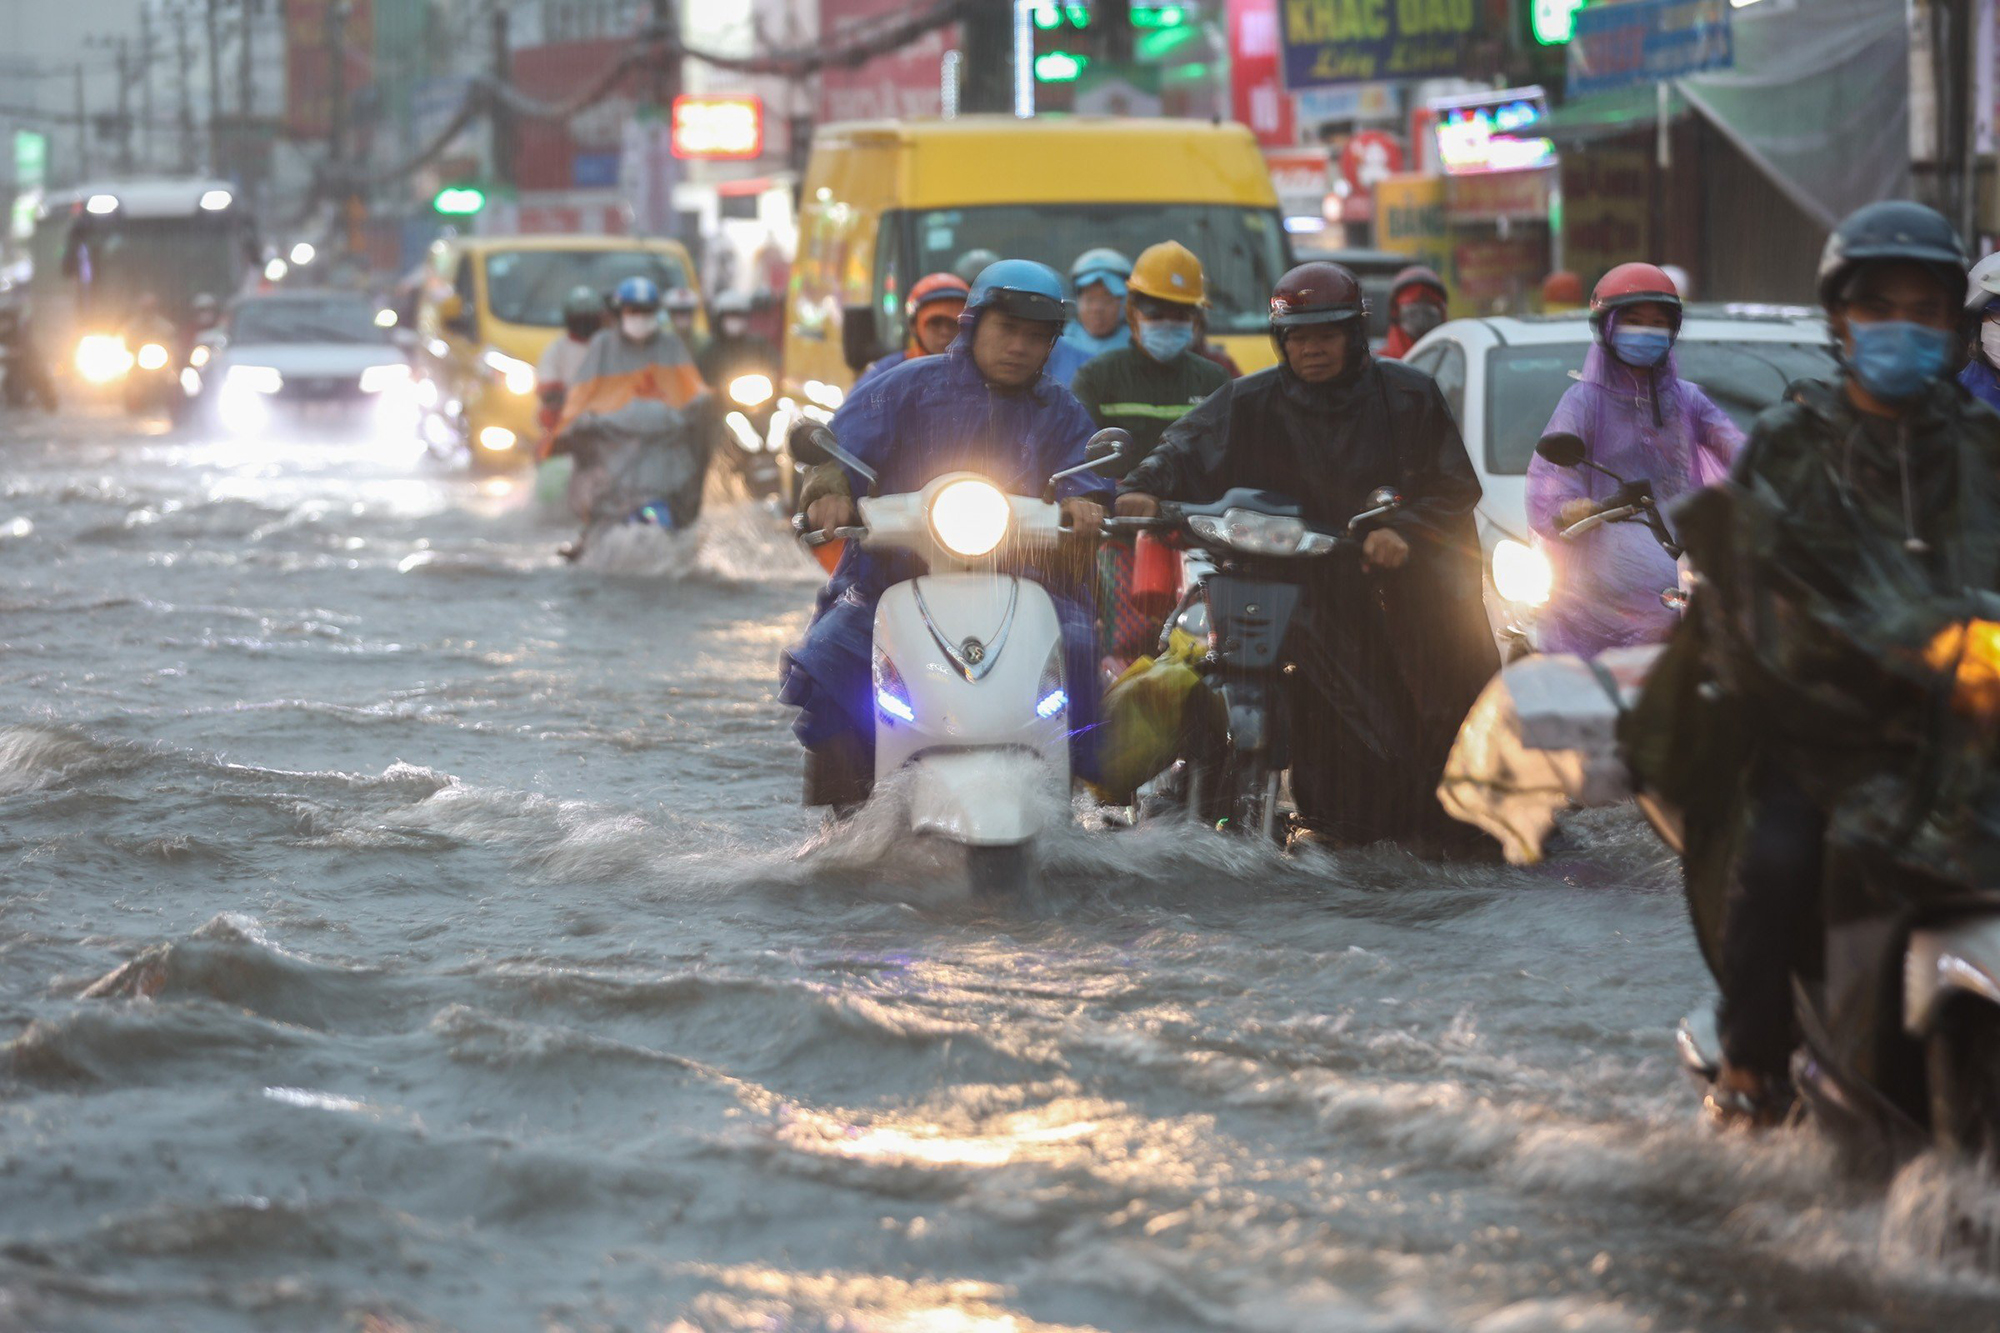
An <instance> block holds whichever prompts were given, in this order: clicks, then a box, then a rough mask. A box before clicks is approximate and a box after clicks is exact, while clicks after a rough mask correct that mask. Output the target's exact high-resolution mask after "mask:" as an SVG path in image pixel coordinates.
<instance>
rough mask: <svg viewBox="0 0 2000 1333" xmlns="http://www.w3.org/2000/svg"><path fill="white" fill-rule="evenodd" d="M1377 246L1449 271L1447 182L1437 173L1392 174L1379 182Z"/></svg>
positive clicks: (1376, 215)
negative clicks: (1446, 212)
mask: <svg viewBox="0 0 2000 1333" xmlns="http://www.w3.org/2000/svg"><path fill="white" fill-rule="evenodd" d="M1375 246H1376V248H1377V249H1380V250H1388V251H1391V252H1393V253H1395V254H1399V255H1408V256H1410V258H1411V260H1413V261H1414V262H1416V263H1419V264H1427V265H1429V266H1430V267H1431V268H1434V269H1436V270H1437V271H1438V272H1440V273H1448V272H1449V271H1450V269H1451V224H1450V221H1449V219H1448V218H1446V216H1445V209H1444V181H1443V180H1442V179H1441V178H1439V177H1437V176H1391V177H1389V178H1388V179H1387V180H1384V181H1380V182H1378V183H1377V184H1376V186H1375Z"/></svg>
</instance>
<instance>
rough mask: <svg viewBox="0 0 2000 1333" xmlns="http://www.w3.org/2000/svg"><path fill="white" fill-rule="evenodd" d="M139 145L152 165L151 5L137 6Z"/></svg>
mask: <svg viewBox="0 0 2000 1333" xmlns="http://www.w3.org/2000/svg"><path fill="white" fill-rule="evenodd" d="M139 117H140V125H139V135H140V138H139V146H140V150H141V151H140V156H141V157H143V158H145V159H146V165H147V166H148V167H150V166H152V165H153V6H152V3H151V0H146V2H145V3H142V4H141V5H140V6H139Z"/></svg>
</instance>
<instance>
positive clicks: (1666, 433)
mask: <svg viewBox="0 0 2000 1333" xmlns="http://www.w3.org/2000/svg"><path fill="white" fill-rule="evenodd" d="M1565 431H1566V432H1569V433H1571V434H1574V435H1577V436H1579V437H1581V438H1582V440H1583V442H1584V444H1585V446H1586V447H1587V448H1588V449H1589V450H1590V455H1589V456H1590V459H1591V461H1592V462H1594V463H1596V464H1598V466H1600V467H1605V468H1609V469H1610V470H1611V471H1613V472H1616V473H1617V474H1618V475H1619V476H1621V477H1624V478H1626V479H1627V480H1630V481H1637V480H1638V479H1639V478H1641V477H1644V478H1645V479H1647V480H1648V481H1651V482H1652V483H1653V495H1654V496H1655V497H1656V498H1657V499H1658V500H1659V502H1660V507H1661V508H1663V509H1665V508H1668V507H1670V506H1671V505H1672V503H1673V501H1675V500H1676V499H1678V498H1680V497H1681V496H1683V495H1685V494H1687V493H1688V492H1689V491H1692V490H1696V489H1699V488H1700V487H1703V486H1706V485H1709V484H1710V483H1712V482H1717V481H1720V480H1722V479H1723V478H1724V477H1726V476H1728V475H1729V466H1730V464H1731V463H1732V462H1734V461H1735V458H1736V451H1737V450H1738V449H1739V448H1741V447H1742V445H1743V432H1742V431H1740V430H1738V429H1737V428H1736V423H1735V422H1733V421H1731V420H1730V419H1729V418H1728V417H1727V416H1726V415H1724V413H1723V411H1722V409H1721V408H1719V407H1717V406H1716V405H1715V404H1714V403H1713V402H1712V401H1710V399H1709V396H1708V395H1707V394H1705V393H1703V392H1702V391H1701V390H1700V388H1698V387H1697V386H1695V385H1693V384H1689V383H1687V382H1686V381H1685V380H1683V379H1681V377H1680V375H1679V374H1678V373H1677V372H1676V371H1675V369H1674V359H1673V357H1672V355H1671V354H1669V356H1668V358H1667V359H1666V360H1665V361H1663V362H1661V363H1660V365H1659V366H1658V368H1656V369H1654V370H1651V371H1646V370H1635V369H1634V368H1632V367H1631V366H1628V365H1626V364H1625V363H1624V362H1622V361H1620V360H1619V359H1618V358H1617V357H1615V356H1613V355H1612V354H1611V353H1610V352H1608V351H1607V350H1605V347H1604V345H1603V344H1602V343H1596V344H1593V345H1592V346H1591V349H1590V353H1589V355H1588V356H1586V357H1585V358H1584V362H1583V375H1582V382H1581V383H1578V384H1573V385H1571V386H1570V388H1569V392H1567V393H1565V394H1564V395H1563V397H1562V402H1560V403H1558V404H1557V405H1556V411H1555V415H1554V416H1552V417H1550V418H1549V425H1548V429H1547V430H1546V431H1544V432H1543V434H1545V435H1553V434H1556V433H1558V432H1565ZM1615 489H1617V488H1616V487H1615V486H1614V485H1613V484H1612V482H1611V479H1610V478H1608V477H1606V476H1605V475H1604V474H1603V473H1601V472H1596V471H1593V470H1592V469H1590V468H1584V467H1575V468H1565V467H1557V466H1556V465H1555V464H1553V463H1550V462H1547V461H1545V460H1544V459H1542V458H1541V457H1539V456H1537V457H1536V458H1535V459H1534V460H1533V461H1532V462H1530V463H1529V464H1528V524H1529V526H1530V527H1532V528H1533V529H1534V531H1535V538H1536V544H1537V545H1538V546H1540V547H1541V549H1542V551H1543V552H1544V553H1546V554H1547V556H1548V558H1549V563H1550V564H1551V565H1552V566H1554V568H1555V576H1556V578H1555V593H1554V595H1553V597H1551V598H1550V601H1549V604H1548V606H1547V607H1546V608H1545V609H1544V611H1543V612H1542V617H1541V638H1542V649H1543V651H1545V652H1551V653H1576V654H1578V655H1579V656H1583V657H1595V656H1597V654H1599V653H1601V652H1603V651H1604V650H1605V649H1607V648H1622V647H1628V646H1632V645H1636V644H1647V643H1663V642H1665V641H1666V639H1667V636H1668V635H1669V634H1671V633H1672V632H1673V629H1674V626H1675V625H1677V624H1678V623H1680V616H1679V614H1678V613H1677V612H1675V611H1674V610H1672V609H1671V608H1669V607H1667V606H1666V605H1664V604H1663V603H1662V602H1661V601H1660V594H1661V592H1663V591H1665V590H1666V589H1668V588H1674V587H1678V586H1679V584H1680V570H1679V567H1678V566H1677V565H1676V564H1675V563H1674V559H1673V557H1672V556H1670V555H1668V554H1667V553H1666V551H1664V550H1663V549H1661V547H1660V544H1659V542H1658V541H1657V540H1655V539H1654V537H1653V534H1652V532H1651V531H1650V530H1648V529H1647V528H1646V527H1645V525H1643V524H1640V523H1607V524H1605V525H1604V526H1603V527H1600V528H1597V529H1595V530H1594V531H1591V532H1588V533H1585V534H1584V535H1583V536H1582V537H1579V538H1577V539H1576V540H1575V541H1573V542H1571V541H1564V540H1563V539H1562V537H1561V536H1560V534H1559V533H1558V531H1557V525H1556V511H1557V510H1559V509H1561V508H1562V506H1563V505H1564V504H1565V503H1566V502H1568V501H1570V500H1578V499H1588V500H1604V499H1608V498H1609V497H1610V495H1611V493H1612V491H1613V490H1615Z"/></svg>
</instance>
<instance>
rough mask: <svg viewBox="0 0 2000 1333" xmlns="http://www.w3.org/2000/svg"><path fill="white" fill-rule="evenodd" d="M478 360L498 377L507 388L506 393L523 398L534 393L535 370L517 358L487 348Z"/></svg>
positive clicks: (492, 348) (495, 349) (494, 348)
mask: <svg viewBox="0 0 2000 1333" xmlns="http://www.w3.org/2000/svg"><path fill="white" fill-rule="evenodd" d="M480 360H482V361H484V362H485V363H486V368H487V369H488V370H490V371H492V372H493V373H494V374H495V375H498V376H499V377H500V380H501V382H502V383H503V384H505V385H506V386H507V392H508V393H512V394H519V395H520V396H522V397H523V398H525V397H527V396H528V395H529V394H531V393H533V392H534V391H535V368H534V367H533V366H531V365H529V364H528V363H527V362H525V361H523V360H521V358H520V357H518V356H508V355H507V354H506V353H505V352H503V351H501V350H499V349H498V348H496V347H489V348H487V349H486V351H485V352H484V353H483V354H482V355H481V357H480Z"/></svg>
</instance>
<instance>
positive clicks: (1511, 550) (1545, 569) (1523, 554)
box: [1493, 537, 1556, 606]
mask: <svg viewBox="0 0 2000 1333" xmlns="http://www.w3.org/2000/svg"><path fill="white" fill-rule="evenodd" d="M1493 587H1494V590H1495V591H1496V592H1498V593H1499V594H1500V595H1501V596H1502V597H1504V598H1506V599H1507V600H1508V601H1510V602H1514V603H1516V604H1518V605H1521V606H1542V605H1545V604H1546V603H1547V602H1548V600H1549V598H1550V597H1551V596H1552V595H1553V594H1554V593H1555V588H1556V571H1555V567H1554V566H1553V565H1551V564H1550V563H1549V558H1548V556H1547V555H1545V554H1543V553H1542V552H1541V551H1538V550H1536V549H1535V548H1534V547H1532V546H1528V545H1526V544H1524V543H1522V542H1517V541H1515V540H1514V539H1513V538H1512V537H1503V538H1501V539H1500V541H1499V542H1498V543H1497V544H1496V545H1495V546H1494V547H1493Z"/></svg>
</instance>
